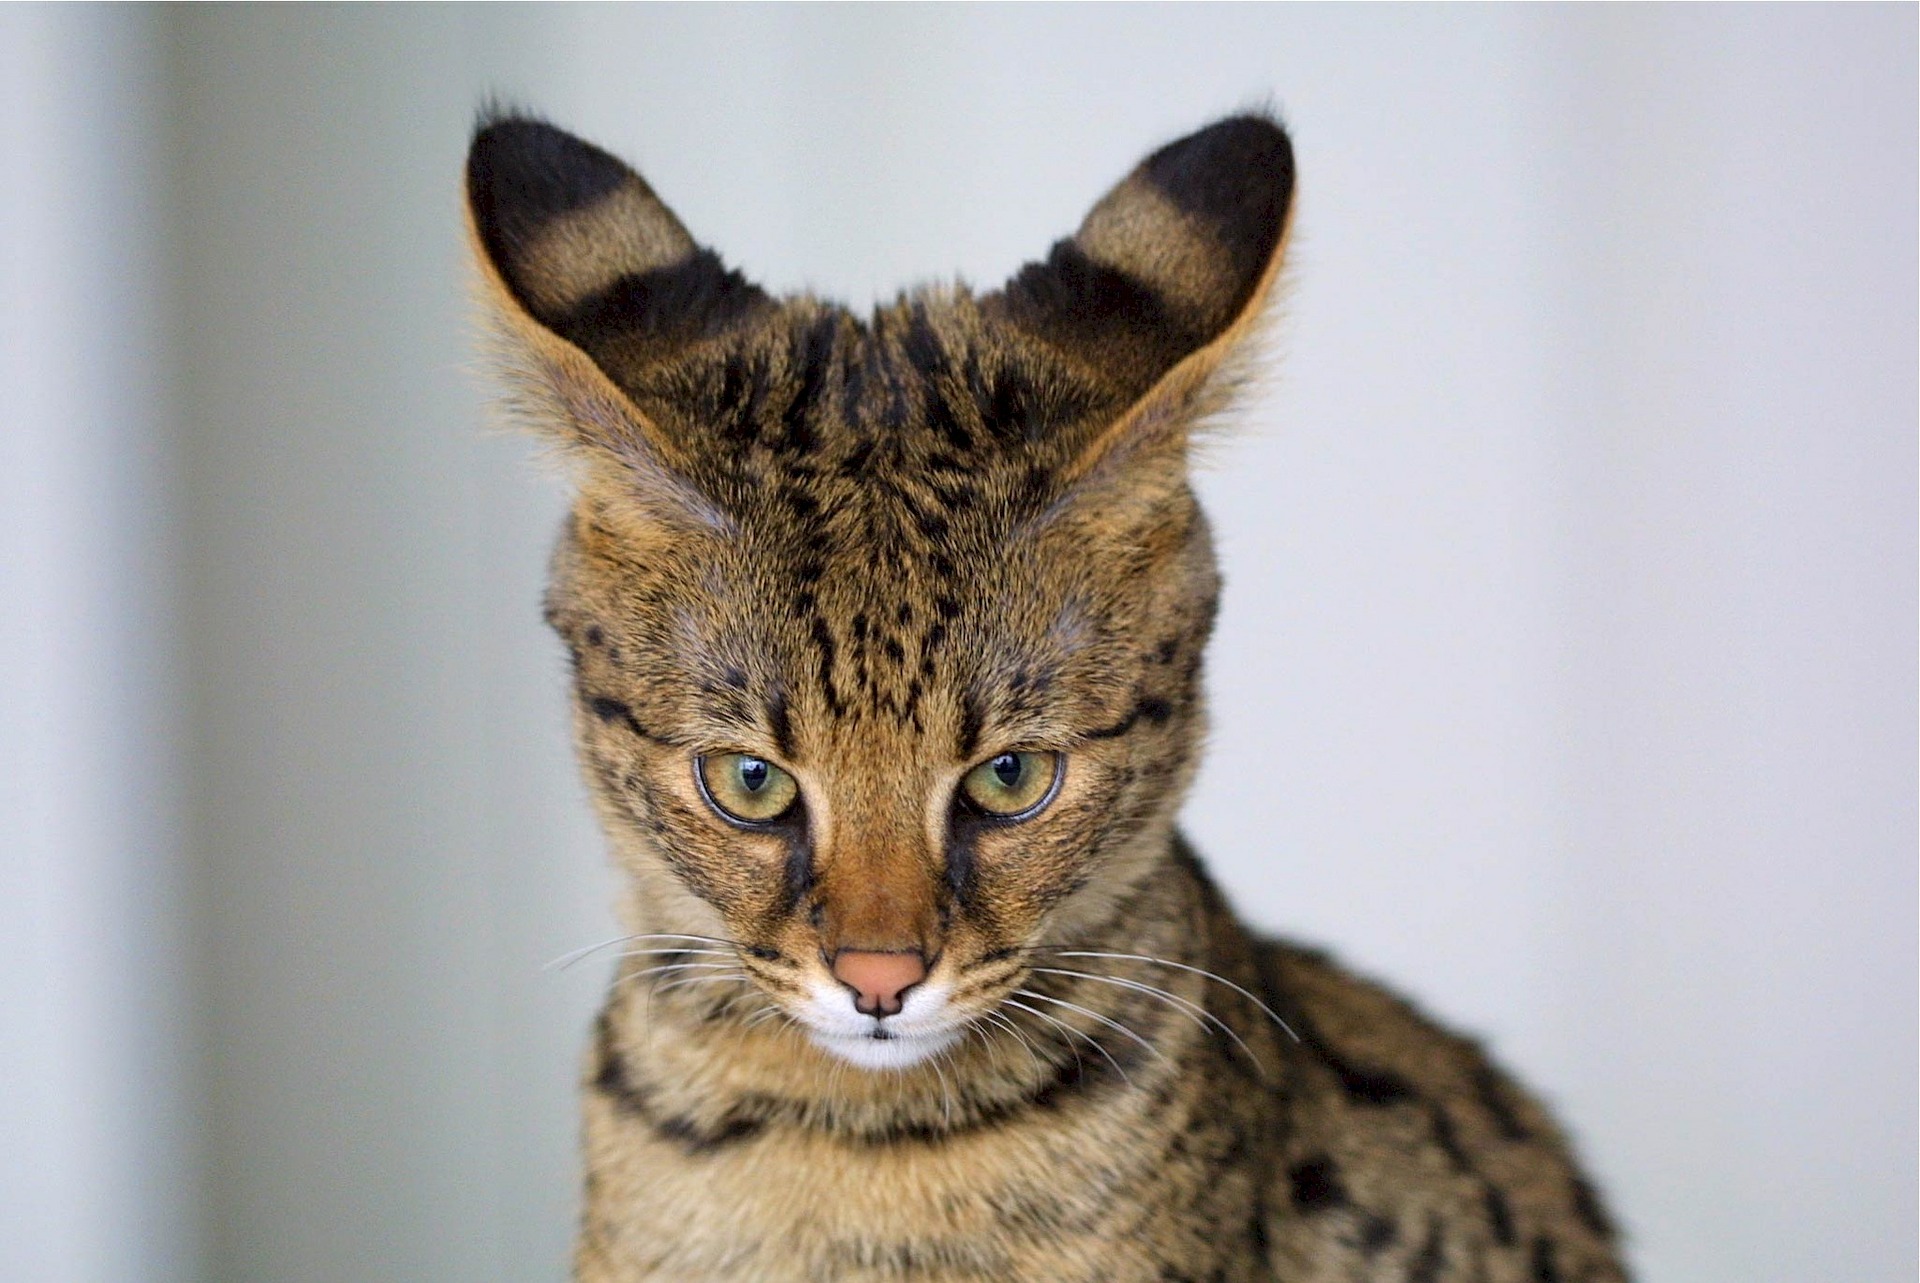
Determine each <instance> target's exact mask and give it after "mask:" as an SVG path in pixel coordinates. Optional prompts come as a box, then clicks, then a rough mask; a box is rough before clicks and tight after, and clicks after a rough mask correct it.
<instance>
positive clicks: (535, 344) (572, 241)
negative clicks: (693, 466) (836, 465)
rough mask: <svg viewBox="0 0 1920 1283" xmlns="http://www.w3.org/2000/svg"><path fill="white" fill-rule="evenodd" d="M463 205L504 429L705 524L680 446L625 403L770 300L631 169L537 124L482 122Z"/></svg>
mask: <svg viewBox="0 0 1920 1283" xmlns="http://www.w3.org/2000/svg"><path fill="white" fill-rule="evenodd" d="M466 198H467V228H468V235H469V240H470V242H471V244H472V249H473V255H474V260H475V263H476V265H477V267H478V270H479V276H480V291H481V294H482V299H483V305H484V306H485V307H486V309H487V311H488V313H489V314H490V319H491V320H492V322H493V325H494V330H495V334H496V337H497V339H498V342H497V344H496V352H495V359H496V361H497V362H498V364H499V365H500V366H501V370H502V373H503V374H504V376H505V380H506V385H507V394H508V398H509V402H510V404H511V405H512V407H513V408H514V410H515V411H516V412H517V414H518V417H520V418H521V419H523V420H525V421H526V422H528V423H529V424H530V425H532V426H533V427H535V428H536V429H537V430H539V431H540V432H541V433H542V434H544V435H547V436H549V437H550V438H554V439H557V440H559V441H560V442H561V443H562V444H564V445H567V446H569V447H574V448H577V449H579V450H581V451H583V452H584V453H585V454H586V455H587V457H588V458H589V459H590V460H594V461H602V460H607V459H611V460H613V461H617V462H618V463H619V464H620V465H622V466H623V467H624V468H625V469H627V470H628V471H630V472H632V473H633V474H635V479H636V480H639V481H641V482H642V483H643V484H642V485H640V486H639V487H637V490H638V492H639V493H638V495H637V497H639V498H640V499H642V500H643V501H646V500H650V499H654V500H658V501H660V502H659V503H657V504H654V505H650V506H658V507H659V508H661V509H662V512H661V514H660V515H663V516H683V517H684V516H693V517H695V518H697V519H698V520H699V521H701V522H702V523H703V524H713V523H714V522H715V521H716V520H719V515H718V514H717V512H715V511H714V510H713V505H711V504H710V503H708V502H707V501H705V500H704V498H703V497H701V496H700V495H699V494H698V492H697V491H695V490H694V488H693V487H692V485H691V483H689V482H687V481H686V480H685V479H684V473H683V470H682V468H681V465H682V464H683V463H684V462H685V461H686V450H685V446H684V444H683V443H679V442H676V441H675V440H674V439H673V438H672V437H671V436H670V435H669V434H667V433H665V432H662V431H661V430H660V428H659V427H658V425H657V424H656V423H654V422H653V420H652V419H651V418H650V417H649V416H648V415H646V414H645V413H644V412H643V411H642V410H641V408H640V407H639V406H638V405H637V404H636V403H635V399H634V396H633V389H634V388H635V387H637V386H640V385H641V384H643V383H644V382H645V381H646V380H647V379H648V378H649V377H650V376H653V375H655V374H657V372H658V371H660V370H661V369H663V368H665V367H669V366H671V365H672V364H673V363H674V362H675V361H676V360H677V359H678V358H679V357H680V356H681V355H682V354H683V353H684V352H685V351H686V350H687V349H688V348H689V347H690V346H691V345H693V344H695V343H698V342H700V341H702V340H704V339H708V338H712V337H715V336H717V335H719V334H721V333H724V332H725V331H727V330H728V329H730V328H732V327H733V326H735V325H737V324H739V323H740V322H741V321H742V320H744V319H745V318H746V317H748V316H749V315H751V314H753V313H755V312H757V311H759V310H761V309H763V308H765V307H768V306H771V301H770V300H769V299H768V298H767V296H766V295H765V294H764V293H763V292H762V291H761V290H759V289H758V288H757V287H755V286H753V285H751V284H749V283H748V282H747V281H745V280H744V279H743V278H742V277H741V276H740V275H739V273H737V272H732V271H729V270H727V268H726V267H725V266H724V265H723V264H722V263H721V262H720V260H719V258H718V257H717V256H716V255H715V254H714V253H713V252H712V251H711V250H707V249H703V248H701V247H700V246H699V245H698V244H696V243H695V242H694V240H693V238H692V237H691V236H690V235H688V234H687V230H686V228H685V227H683V226H682V225H681V223H680V220H679V219H678V218H676V217H674V215H673V212H672V211H671V210H669V209H668V208H667V207H666V205H665V204H663V203H662V202H661V201H660V199H659V198H658V197H657V196H655V195H654V194H653V189H652V188H650V187H648V186H647V184H646V182H645V181H644V180H643V179H641V177H640V176H639V175H638V174H636V173H634V172H633V170H631V169H629V168H628V167H627V166H626V165H625V164H623V163H621V162H620V161H619V160H618V159H616V158H615V157H613V156H611V155H609V154H607V153H606V152H604V151H602V150H600V149H599V148H598V147H595V146H593V145H592V144H590V143H586V142H582V141H581V140H580V139H578V138H575V137H574V136H573V135H571V134H569V133H567V132H565V131H564V130H561V129H556V128H554V127H553V126H552V125H548V124H546V123H544V122H542V121H538V120H533V119H530V118H527V117H524V116H518V115H490V116H488V117H486V118H484V119H483V120H482V121H481V123H480V126H479V128H478V129H477V130H476V131H475V133H474V137H473V144H472V147H471V149H470V150H469V152H468V155H467V172H466Z"/></svg>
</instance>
